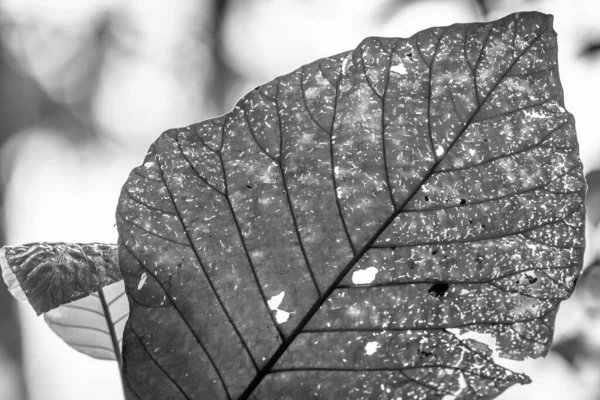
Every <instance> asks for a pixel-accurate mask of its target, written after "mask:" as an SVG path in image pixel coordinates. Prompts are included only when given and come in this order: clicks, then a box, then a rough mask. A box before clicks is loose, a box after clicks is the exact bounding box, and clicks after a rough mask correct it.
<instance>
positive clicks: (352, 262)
mask: <svg viewBox="0 0 600 400" xmlns="http://www.w3.org/2000/svg"><path fill="white" fill-rule="evenodd" d="M551 24H552V20H550V22H549V23H548V25H547V26H546V28H544V30H543V31H542V32H541V33H540V34H539V36H537V37H536V38H535V39H534V40H532V41H531V43H530V44H529V45H528V46H527V47H526V48H525V49H524V50H523V51H522V52H521V53H520V54H519V55H517V56H516V57H515V59H514V60H513V62H512V63H511V64H510V65H509V66H508V68H507V69H506V71H505V72H504V73H503V74H502V75H501V76H500V78H499V79H498V81H497V82H496V83H495V84H494V86H493V87H492V88H491V89H490V90H489V91H488V93H487V95H486V96H485V97H484V98H483V100H482V101H481V102H480V103H479V105H478V106H477V108H475V110H474V111H473V113H472V114H471V116H470V117H469V118H468V119H467V121H466V122H465V124H464V127H463V128H462V129H461V130H460V131H459V132H458V134H457V135H456V137H455V138H454V139H453V141H452V142H451V143H450V145H449V146H448V148H447V149H446V150H445V151H444V153H443V154H442V155H441V156H440V157H439V159H438V160H437V161H436V162H434V163H433V164H432V166H431V168H430V169H429V171H427V173H426V174H425V176H424V177H423V179H421V181H420V182H419V184H418V185H416V186H415V188H414V189H413V191H412V192H411V193H410V194H409V195H408V196H407V197H406V199H405V200H404V202H403V203H402V204H401V205H400V206H399V207H398V208H397V209H396V210H395V211H394V212H393V213H392V215H391V216H390V217H389V218H388V219H387V220H386V221H385V223H384V224H383V225H382V226H381V228H379V229H378V230H377V232H376V233H375V234H374V235H373V237H372V238H371V239H370V240H369V241H368V242H367V243H366V244H365V245H364V246H363V248H362V249H361V250H360V251H359V252H358V253H357V254H356V255H355V256H354V257H353V258H352V260H350V262H349V263H348V265H346V267H345V268H344V269H343V270H342V272H341V273H340V274H339V275H338V277H337V278H336V279H335V280H334V281H333V283H332V284H331V285H330V286H329V288H328V289H327V290H326V291H324V292H323V294H322V295H321V297H320V298H319V299H318V300H317V301H316V302H315V304H314V305H313V306H312V307H311V308H310V310H309V311H308V312H307V313H306V315H305V316H304V318H302V320H301V321H300V322H299V323H298V325H297V326H296V328H295V329H294V330H293V331H292V333H291V334H290V335H289V336H288V337H287V338H286V339H285V340H284V342H283V343H282V344H281V345H280V346H279V348H278V349H277V350H276V351H275V353H274V354H273V356H271V358H270V359H269V361H268V362H267V363H266V364H265V365H264V367H263V368H261V369H260V371H258V373H257V374H256V376H255V377H254V379H252V381H251V382H250V383H249V384H248V386H247V387H246V389H245V390H244V392H243V393H242V394H241V396H240V397H239V398H238V400H248V399H249V397H250V395H251V394H252V392H253V391H254V390H255V389H256V388H257V387H258V385H259V384H260V383H261V382H262V380H263V379H264V378H265V376H267V375H268V374H269V372H270V371H271V370H272V368H273V366H275V364H276V363H277V361H279V359H280V358H281V356H282V355H283V354H284V353H285V352H286V350H287V349H288V348H289V346H290V345H291V344H292V343H293V342H294V340H295V339H296V337H297V336H298V335H299V334H300V333H301V332H302V330H303V329H304V327H305V326H306V325H307V324H308V322H309V321H310V320H311V319H312V317H313V316H314V315H315V314H316V313H317V311H318V310H319V309H320V308H321V306H322V305H323V304H324V303H325V301H326V300H327V299H328V298H329V296H330V295H331V294H332V293H333V291H334V290H335V289H336V288H337V286H338V285H339V284H340V282H341V281H342V280H343V279H344V278H345V277H346V275H347V274H348V272H350V270H351V269H352V267H354V266H355V265H356V263H357V262H358V261H359V260H360V259H361V258H362V257H363V256H364V255H365V253H366V252H367V251H368V250H369V249H370V248H371V247H372V246H373V243H375V241H377V239H378V238H379V236H381V234H382V233H383V232H385V230H386V229H387V228H388V227H389V226H390V224H391V223H392V222H393V221H394V220H395V219H396V217H397V216H398V215H399V214H400V213H401V212H402V211H403V210H404V207H406V205H407V204H408V203H409V202H410V201H411V200H412V199H413V197H414V196H415V195H416V194H417V192H418V191H419V189H420V188H421V187H422V186H423V184H424V183H425V182H427V180H428V179H429V178H430V177H431V175H432V174H433V172H434V171H435V169H436V168H437V167H438V166H439V165H440V163H441V162H442V161H443V160H444V158H445V157H446V155H447V154H448V152H450V150H451V149H452V147H454V145H455V144H456V143H457V142H458V140H459V139H460V137H461V136H462V134H463V133H464V132H465V130H466V129H467V128H468V127H469V125H470V124H471V122H472V120H473V118H474V117H475V116H476V115H477V113H478V112H479V110H480V109H481V108H482V107H483V105H484V104H486V102H487V100H488V99H489V97H490V95H491V94H492V93H493V92H494V90H496V88H497V87H498V85H499V84H500V83H501V82H502V81H503V80H504V78H505V77H506V75H507V74H508V73H509V72H510V70H511V69H512V68H513V67H514V65H515V64H516V63H517V61H519V59H521V57H522V56H523V54H525V53H526V52H527V51H529V49H530V48H531V47H532V46H533V45H534V44H535V43H536V42H537V41H538V40H539V39H540V38H541V37H542V36H543V35H544V33H546V31H547V30H548V28H550V25H551ZM490 29H493V27H492V28H490ZM515 35H516V31H515ZM465 40H467V38H466V37H465ZM483 50H484V48H482V49H481V51H482V52H483ZM390 57H392V55H390ZM434 62H435V60H432V62H431V68H433V64H434ZM342 72H343V71H342V70H341V69H340V74H342ZM473 73H474V74H476V73H477V71H474V72H473ZM340 80H341V78H340ZM430 84H431V83H430ZM475 90H477V88H475ZM339 92H340V90H339V89H338V90H337V93H336V98H337V96H339ZM335 117H336V115H335V113H334V115H333V119H334V121H335ZM332 127H333V123H332ZM280 134H282V133H281V132H280ZM331 134H332V135H333V132H331ZM434 151H435V150H434Z"/></svg>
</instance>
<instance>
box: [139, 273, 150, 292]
mask: <svg viewBox="0 0 600 400" xmlns="http://www.w3.org/2000/svg"><path fill="white" fill-rule="evenodd" d="M146 279H148V274H146V273H145V272H144V273H143V274H142V276H140V282H139V283H138V286H137V288H138V290H141V289H142V288H143V287H144V285H145V284H146Z"/></svg>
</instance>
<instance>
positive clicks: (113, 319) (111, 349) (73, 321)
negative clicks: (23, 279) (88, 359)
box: [44, 281, 129, 362]
mask: <svg viewBox="0 0 600 400" xmlns="http://www.w3.org/2000/svg"><path fill="white" fill-rule="evenodd" d="M128 315H129V303H128V302H127V297H126V296H125V285H124V283H123V281H119V282H115V283H113V284H111V285H108V286H105V287H104V288H102V289H101V290H100V291H99V292H98V293H93V294H91V295H89V296H87V297H84V298H82V299H79V300H76V301H74V302H71V303H68V304H64V305H62V306H60V307H58V308H55V309H54V310H51V311H49V312H47V313H46V314H44V319H45V320H46V323H47V324H48V326H50V329H52V331H53V332H54V333H56V334H57V335H58V336H60V338H61V339H62V340H64V341H65V342H66V343H67V344H68V345H69V346H71V347H73V348H74V349H76V350H77V351H80V352H82V353H84V354H87V355H89V356H92V357H94V358H99V359H104V360H118V361H119V362H120V358H121V342H122V340H123V328H124V327H125V323H126V322H127V317H128Z"/></svg>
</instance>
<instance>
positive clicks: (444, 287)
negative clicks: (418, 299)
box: [427, 283, 450, 299]
mask: <svg viewBox="0 0 600 400" xmlns="http://www.w3.org/2000/svg"><path fill="white" fill-rule="evenodd" d="M449 288H450V285H448V284H447V283H434V284H433V285H431V287H430V288H429V290H428V291H427V293H429V294H430V295H432V296H435V297H437V298H438V299H439V298H440V297H443V296H444V295H445V294H446V292H447V291H448V289H449Z"/></svg>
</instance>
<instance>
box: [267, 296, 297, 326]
mask: <svg viewBox="0 0 600 400" xmlns="http://www.w3.org/2000/svg"><path fill="white" fill-rule="evenodd" d="M284 296H285V292H281V293H279V294H277V295H275V296H272V297H271V298H270V299H269V300H267V304H268V305H269V308H270V309H271V310H273V311H275V320H277V323H278V324H283V323H284V322H287V320H288V319H289V318H290V314H291V313H290V312H287V311H283V310H280V309H279V306H280V305H281V303H282V302H283V297H284Z"/></svg>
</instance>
